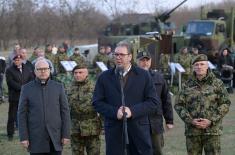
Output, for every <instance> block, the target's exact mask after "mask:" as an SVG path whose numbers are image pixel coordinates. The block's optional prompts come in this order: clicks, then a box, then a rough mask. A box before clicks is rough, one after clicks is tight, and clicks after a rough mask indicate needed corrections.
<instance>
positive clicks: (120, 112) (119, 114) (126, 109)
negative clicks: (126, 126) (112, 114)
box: [117, 106, 132, 120]
mask: <svg viewBox="0 0 235 155" xmlns="http://www.w3.org/2000/svg"><path fill="white" fill-rule="evenodd" d="M124 113H126V118H130V117H131V116H132V114H131V110H130V108H129V107H124V106H121V107H120V108H119V109H118V112H117V118H118V119H119V120H120V119H122V118H123V115H124Z"/></svg>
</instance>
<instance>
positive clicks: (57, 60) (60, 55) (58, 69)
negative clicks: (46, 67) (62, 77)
mask: <svg viewBox="0 0 235 155" xmlns="http://www.w3.org/2000/svg"><path fill="white" fill-rule="evenodd" d="M67 60H69V58H68V56H67V54H66V53H57V54H56V55H55V62H54V67H55V69H56V72H57V73H65V69H64V68H63V66H62V65H61V63H60V61H67Z"/></svg>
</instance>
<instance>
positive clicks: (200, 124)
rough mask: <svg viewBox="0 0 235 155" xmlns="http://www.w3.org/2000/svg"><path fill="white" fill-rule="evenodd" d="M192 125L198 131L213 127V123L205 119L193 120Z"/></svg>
mask: <svg viewBox="0 0 235 155" xmlns="http://www.w3.org/2000/svg"><path fill="white" fill-rule="evenodd" d="M192 124H193V125H195V126H196V128H198V129H206V128H207V127H209V126H210V125H211V121H210V120H208V119H205V118H196V119H193V121H192Z"/></svg>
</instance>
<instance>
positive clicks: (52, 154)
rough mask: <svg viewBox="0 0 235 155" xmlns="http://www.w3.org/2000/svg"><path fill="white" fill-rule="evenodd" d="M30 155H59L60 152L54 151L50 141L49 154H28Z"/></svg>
mask: <svg viewBox="0 0 235 155" xmlns="http://www.w3.org/2000/svg"><path fill="white" fill-rule="evenodd" d="M30 155H61V151H56V150H55V148H54V145H53V143H52V141H51V140H50V152H47V153H30Z"/></svg>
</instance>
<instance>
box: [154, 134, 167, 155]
mask: <svg viewBox="0 0 235 155" xmlns="http://www.w3.org/2000/svg"><path fill="white" fill-rule="evenodd" d="M151 138H152V145H153V155H162V149H163V146H164V138H163V134H157V133H152V134H151Z"/></svg>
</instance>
